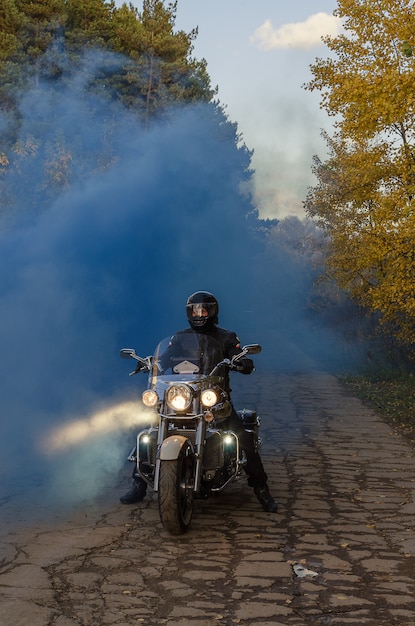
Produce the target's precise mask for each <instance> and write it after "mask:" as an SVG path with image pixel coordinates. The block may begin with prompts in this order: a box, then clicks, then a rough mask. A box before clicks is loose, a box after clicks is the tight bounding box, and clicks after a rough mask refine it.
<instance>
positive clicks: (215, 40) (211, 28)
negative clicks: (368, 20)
mask: <svg viewBox="0 0 415 626" xmlns="http://www.w3.org/2000/svg"><path fill="white" fill-rule="evenodd" d="M116 4H117V5H121V4H122V2H121V1H117V2H116ZM132 4H133V5H134V6H136V7H137V8H138V9H139V10H140V9H141V7H142V2H141V1H140V0H134V1H133V3H132ZM336 7H337V2H336V1H335V0H297V1H296V2H287V3H286V2H282V1H281V0H280V1H278V0H255V1H254V0H208V1H206V0H178V5H177V17H176V28H177V29H182V30H184V31H186V32H189V31H190V30H191V29H193V28H195V27H198V29H199V33H198V37H197V39H196V40H195V42H194V56H195V57H196V58H198V59H201V58H205V59H206V61H207V69H208V72H209V75H210V77H211V80H212V84H213V86H218V89H219V92H218V97H219V100H220V102H221V104H222V105H224V106H225V107H226V111H227V113H228V115H229V118H230V119H231V121H233V122H237V124H238V129H239V132H240V133H242V136H243V140H244V142H245V143H246V145H247V146H248V148H249V149H250V150H254V156H253V161H252V164H253V167H254V169H255V172H256V173H255V177H254V184H255V201H256V203H257V206H258V209H259V211H260V216H261V217H264V218H268V217H269V218H281V217H285V216H287V215H297V216H300V217H301V216H302V215H303V210H302V203H303V201H304V199H305V196H306V192H307V187H308V186H309V185H313V184H315V182H316V181H315V179H314V177H313V175H312V172H311V165H312V158H313V156H314V155H315V154H318V155H319V156H322V157H324V156H325V154H326V149H325V144H324V142H323V140H322V139H321V130H322V129H324V130H328V131H330V127H331V122H330V118H329V117H328V116H327V114H326V113H325V112H324V111H322V110H320V107H319V94H318V93H311V92H309V91H306V90H305V89H304V88H303V87H302V85H303V84H304V83H307V82H308V81H309V80H310V79H311V77H312V75H311V72H310V64H312V63H314V61H315V59H316V58H317V57H323V58H324V57H326V56H328V49H327V48H326V47H325V45H324V44H322V42H321V36H322V35H325V34H331V35H336V34H337V33H338V32H339V20H338V19H337V18H335V17H334V16H333V15H332V14H333V11H334V9H335V8H336Z"/></svg>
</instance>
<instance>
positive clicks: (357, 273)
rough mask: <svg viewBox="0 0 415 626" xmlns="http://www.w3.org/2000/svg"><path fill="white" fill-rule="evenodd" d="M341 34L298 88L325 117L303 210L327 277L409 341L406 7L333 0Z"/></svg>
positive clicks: (412, 151) (411, 119) (411, 139)
mask: <svg viewBox="0 0 415 626" xmlns="http://www.w3.org/2000/svg"><path fill="white" fill-rule="evenodd" d="M335 13H336V14H337V15H338V16H339V17H341V18H343V20H344V29H345V33H344V34H342V35H340V36H338V37H335V38H331V37H327V38H326V39H325V43H326V45H327V46H328V48H329V49H330V51H331V53H332V54H331V56H330V58H328V59H317V60H316V63H315V64H314V65H312V67H311V70H312V73H313V76H314V78H313V80H312V81H310V83H308V85H306V88H307V89H310V90H319V91H320V92H321V93H322V107H323V108H325V109H326V111H327V112H328V114H329V115H331V116H334V118H335V119H334V126H335V134H334V136H333V137H331V138H330V137H328V136H327V135H326V140H327V144H328V148H329V156H328V159H327V160H326V162H324V163H322V162H321V161H320V160H318V159H315V161H314V173H315V175H316V177H317V179H318V185H317V186H316V187H314V188H312V189H310V190H309V193H308V196H307V199H306V203H305V207H306V211H307V213H308V215H309V216H311V217H312V218H313V219H315V220H316V221H317V222H318V223H319V225H320V226H321V227H322V228H323V229H324V230H325V232H326V234H327V240H326V241H327V246H326V259H325V260H326V266H327V272H328V275H329V276H330V277H331V278H334V279H335V280H336V281H338V283H339V285H340V286H341V287H342V288H344V289H346V290H347V291H348V292H349V293H350V294H351V296H352V297H353V298H355V299H357V301H358V302H359V303H360V304H361V305H362V306H364V307H367V308H368V310H370V311H375V312H379V313H380V314H381V321H382V323H384V324H386V325H387V327H388V329H392V331H393V333H394V335H395V336H396V337H397V338H399V340H400V341H402V342H403V343H404V344H406V345H411V344H415V254H414V253H413V250H414V244H415V211H414V209H415V107H414V103H415V100H414V89H413V70H414V66H413V57H412V44H411V43H410V42H413V41H415V14H414V11H413V2H412V1H410V0H388V1H386V0H379V1H378V2H375V3H369V2H366V1H364V0H339V2H338V9H337V10H336V12H335Z"/></svg>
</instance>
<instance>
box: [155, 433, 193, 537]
mask: <svg viewBox="0 0 415 626" xmlns="http://www.w3.org/2000/svg"><path fill="white" fill-rule="evenodd" d="M194 469H195V463H194V458H193V453H192V451H191V449H190V446H189V445H184V446H183V448H182V449H181V451H180V454H179V457H178V458H177V459H175V460H173V461H161V463H160V476H159V488H158V506H159V514H160V519H161V523H162V524H163V527H164V528H165V529H166V530H167V531H168V532H169V533H170V534H171V535H181V534H183V533H185V532H186V531H187V529H188V528H189V526H190V522H191V520H192V515H193V501H194Z"/></svg>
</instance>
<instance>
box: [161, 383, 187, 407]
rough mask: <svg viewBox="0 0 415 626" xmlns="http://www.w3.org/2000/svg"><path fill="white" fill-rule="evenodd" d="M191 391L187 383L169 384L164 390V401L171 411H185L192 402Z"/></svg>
mask: <svg viewBox="0 0 415 626" xmlns="http://www.w3.org/2000/svg"><path fill="white" fill-rule="evenodd" d="M192 400H193V393H192V390H191V389H190V387H188V386H187V385H171V387H169V388H168V389H167V391H166V403H167V406H168V407H170V408H171V409H172V410H173V411H180V412H181V411H187V409H188V408H189V406H190V405H191V404H192Z"/></svg>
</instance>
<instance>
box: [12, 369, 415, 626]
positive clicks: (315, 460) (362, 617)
mask: <svg viewBox="0 0 415 626" xmlns="http://www.w3.org/2000/svg"><path fill="white" fill-rule="evenodd" d="M241 378H242V377H241ZM244 380H245V379H244ZM239 384H240V383H239V382H238V385H239ZM234 386H235V394H234V397H235V400H237V399H240V401H238V402H237V405H238V407H242V406H244V405H245V406H247V407H254V406H256V407H257V409H258V412H259V413H260V414H261V416H262V435H263V438H264V445H263V459H264V463H265V465H266V468H267V470H268V473H269V477H270V481H269V482H270V486H271V489H272V492H273V493H274V494H275V496H276V498H277V499H278V501H279V503H280V512H279V513H278V514H270V513H263V512H262V510H260V509H259V507H258V503H257V502H256V499H255V498H254V496H253V494H252V492H251V490H250V489H249V488H248V487H247V485H246V482H245V480H241V481H239V482H238V483H236V484H234V485H233V486H232V487H231V488H230V490H228V491H227V492H226V493H225V494H222V495H221V496H218V497H216V498H214V499H211V500H208V501H199V502H198V503H197V507H196V511H195V515H194V519H193V522H192V527H191V529H190V531H189V532H188V533H187V534H186V535H184V536H182V537H178V538H172V537H170V536H168V535H167V534H166V533H165V532H164V531H163V529H162V527H161V525H160V522H159V520H158V514H157V503H156V500H155V499H153V498H152V497H151V495H150V496H148V497H147V499H146V500H145V502H143V503H142V504H138V505H134V506H132V507H128V506H127V507H126V506H122V505H118V503H117V498H118V495H119V493H120V492H121V491H122V490H123V489H124V488H125V486H126V484H127V478H126V479H125V481H124V484H123V485H119V486H117V488H115V487H114V488H113V489H112V490H111V491H110V492H109V493H107V494H106V500H105V501H104V502H100V503H99V504H97V505H95V506H90V507H88V509H85V510H83V511H78V512H77V513H74V514H73V515H72V516H71V518H70V519H65V518H62V519H59V518H58V519H56V520H55V522H54V524H50V525H46V524H45V523H44V522H42V523H40V522H39V523H33V524H29V525H27V526H21V527H20V526H18V527H15V524H14V522H13V523H12V519H13V517H12V516H14V515H16V510H15V508H13V507H16V503H15V502H9V503H5V504H4V505H3V506H2V508H1V510H0V512H1V513H2V514H3V520H4V523H3V524H2V530H3V533H2V543H1V545H0V549H1V568H0V624H1V625H2V626H20V625H22V626H29V625H30V626H52V625H53V626H74V625H84V626H98V625H99V626H105V625H112V624H114V625H115V624H116V625H118V626H136V625H139V624H145V625H146V626H160V625H166V626H173V625H174V626H233V625H234V624H241V625H242V626H254V625H255V626H258V625H262V626H280V625H281V626H291V625H293V626H308V625H310V626H314V625H316V626H317V625H328V626H330V625H332V624H337V625H342V626H343V625H344V626H346V625H347V626H357V625H359V626H369V625H370V626H383V625H384V626H391V625H392V624H398V625H401V626H404V625H405V626H409V625H413V624H415V535H414V526H415V521H414V519H415V518H414V513H415V450H414V449H413V448H411V447H409V445H408V444H407V443H405V441H403V440H402V439H401V438H400V437H399V435H397V434H396V433H395V432H394V431H393V429H391V428H390V427H389V426H388V425H386V424H385V423H384V422H382V421H381V420H380V419H379V418H378V417H377V416H376V415H375V414H374V413H373V412H372V411H370V410H369V409H366V408H364V407H363V406H362V404H361V403H360V401H359V400H357V399H356V398H354V397H352V396H350V395H349V393H348V392H346V391H344V390H343V389H342V387H341V386H340V385H339V384H338V383H337V381H336V379H335V378H333V377H331V376H329V375H324V374H304V375H281V374H278V375H277V374H276V375H271V374H270V375H266V376H262V375H261V376H259V375H258V374H255V379H254V378H253V377H252V378H250V379H249V385H247V388H246V389H243V388H242V387H240V386H239V387H238V388H237V385H234ZM126 474H127V472H126Z"/></svg>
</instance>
